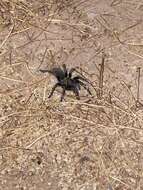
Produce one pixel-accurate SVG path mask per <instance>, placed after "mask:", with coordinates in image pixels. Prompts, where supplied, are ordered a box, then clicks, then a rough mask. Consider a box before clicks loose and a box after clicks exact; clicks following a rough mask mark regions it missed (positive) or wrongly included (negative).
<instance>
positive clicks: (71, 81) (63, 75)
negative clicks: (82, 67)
mask: <svg viewBox="0 0 143 190" xmlns="http://www.w3.org/2000/svg"><path fill="white" fill-rule="evenodd" d="M40 71H41V72H43V73H45V72H49V73H51V74H52V75H54V76H55V77H56V79H57V83H56V84H55V85H54V86H53V88H52V91H51V93H50V95H49V96H48V98H50V97H51V96H52V95H53V93H54V91H55V89H56V88H57V87H58V86H60V87H61V88H62V89H63V91H62V95H61V101H63V99H64V96H65V92H66V90H69V91H73V93H74V94H75V96H76V98H77V99H78V100H79V99H80V97H79V90H80V89H81V86H82V87H83V88H84V89H86V90H87V92H88V93H89V94H90V95H91V92H90V90H89V88H88V87H87V84H86V83H85V82H87V80H86V79H85V78H83V77H82V76H80V75H78V76H75V77H73V78H72V74H73V72H74V71H76V69H75V68H71V69H70V70H69V71H68V70H67V68H66V65H65V64H63V65H62V68H61V67H55V68H53V69H52V70H43V69H40Z"/></svg>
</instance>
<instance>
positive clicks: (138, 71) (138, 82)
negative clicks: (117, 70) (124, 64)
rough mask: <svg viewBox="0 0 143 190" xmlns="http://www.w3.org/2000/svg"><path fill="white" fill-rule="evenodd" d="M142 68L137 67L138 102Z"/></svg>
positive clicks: (138, 100)
mask: <svg viewBox="0 0 143 190" xmlns="http://www.w3.org/2000/svg"><path fill="white" fill-rule="evenodd" d="M140 72H141V68H140V67H138V68H137V80H138V81H137V100H136V103H139V102H140V75H141V73H140Z"/></svg>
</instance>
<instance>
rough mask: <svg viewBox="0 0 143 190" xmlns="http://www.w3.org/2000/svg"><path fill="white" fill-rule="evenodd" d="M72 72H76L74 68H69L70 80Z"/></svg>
mask: <svg viewBox="0 0 143 190" xmlns="http://www.w3.org/2000/svg"><path fill="white" fill-rule="evenodd" d="M74 71H76V69H75V68H71V69H70V71H69V77H70V78H71V77H72V74H73V72H74Z"/></svg>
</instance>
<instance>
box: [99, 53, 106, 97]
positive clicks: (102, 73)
mask: <svg viewBox="0 0 143 190" xmlns="http://www.w3.org/2000/svg"><path fill="white" fill-rule="evenodd" d="M104 62H105V53H103V54H102V62H101V65H100V73H99V93H98V98H99V99H101V98H102V95H103V77H104Z"/></svg>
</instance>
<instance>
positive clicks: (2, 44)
mask: <svg viewBox="0 0 143 190" xmlns="http://www.w3.org/2000/svg"><path fill="white" fill-rule="evenodd" d="M14 26H15V25H14V24H13V26H12V28H11V30H10V31H9V33H8V35H7V36H6V38H5V39H4V40H3V42H2V43H1V45H0V49H1V48H2V47H3V46H4V44H5V43H6V41H7V40H8V38H9V37H10V35H11V33H12V32H13V29H14Z"/></svg>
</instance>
